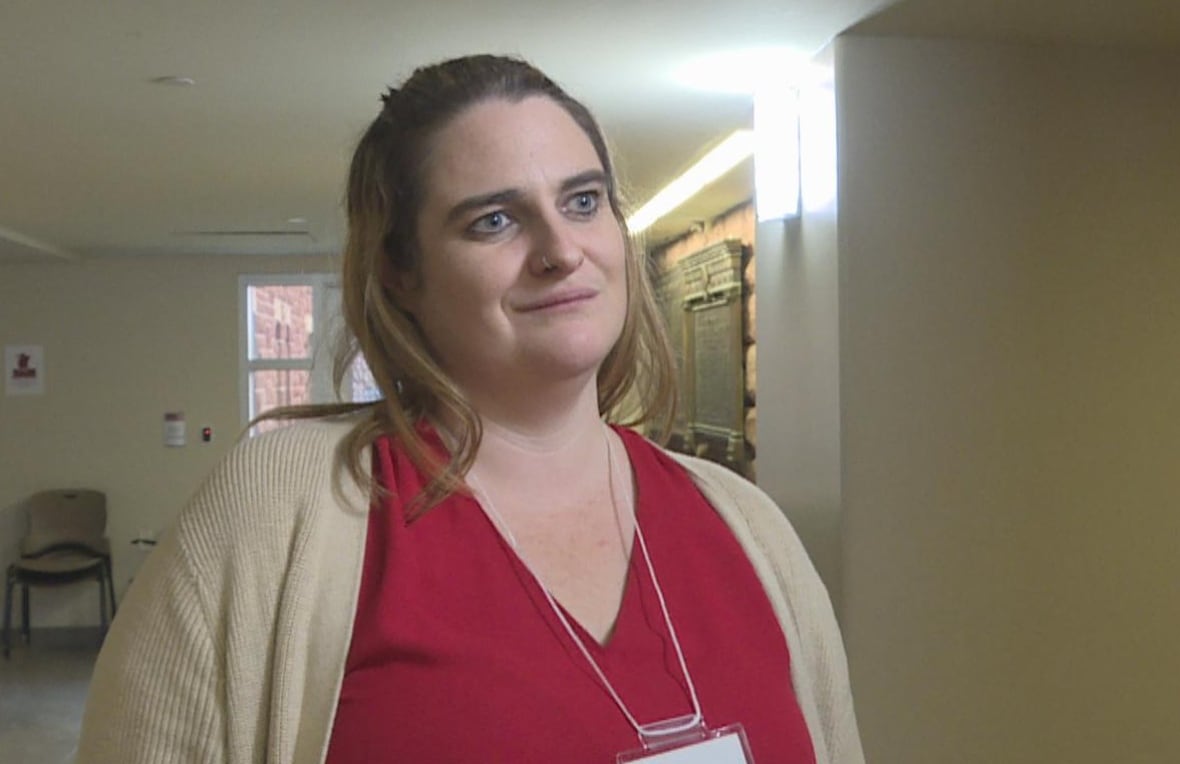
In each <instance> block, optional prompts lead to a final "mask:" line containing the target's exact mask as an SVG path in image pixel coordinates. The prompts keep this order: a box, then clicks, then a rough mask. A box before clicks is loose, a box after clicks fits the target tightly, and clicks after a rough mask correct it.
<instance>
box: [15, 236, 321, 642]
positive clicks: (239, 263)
mask: <svg viewBox="0 0 1180 764" xmlns="http://www.w3.org/2000/svg"><path fill="white" fill-rule="evenodd" d="M330 266H331V264H330V263H329V262H328V261H327V260H318V259H292V260H283V259H280V258H234V257H213V258H205V259H195V258H193V259H167V260H154V259H150V258H113V259H103V260H97V261H93V262H87V263H83V264H79V265H67V264H34V265H8V266H0V345H5V344H34V345H43V346H44V348H45V362H46V387H47V392H46V394H45V395H44V396H38V397H3V396H2V395H0V516H2V517H3V518H4V519H2V520H0V532H4V533H7V534H9V535H8V537H6V538H3V539H0V546H3V547H4V551H3V552H2V553H0V554H8V553H9V552H10V551H11V550H10V549H9V547H10V546H11V545H13V544H14V543H15V540H14V539H12V538H11V533H12V532H13V531H14V529H15V527H16V523H15V522H14V520H13V518H12V514H13V513H12V512H11V507H12V506H13V505H14V504H15V503H16V502H17V501H18V500H19V499H20V498H21V497H23V496H25V495H27V494H29V493H31V492H33V491H35V490H39V489H42V488H48V487H78V486H88V487H92V488H98V489H100V490H103V491H105V492H106V493H107V498H108V502H109V521H108V530H109V535H110V538H111V542H112V546H113V548H114V556H115V576H116V585H117V587H118V589H119V590H120V591H121V590H122V589H123V588H124V586H125V585H126V583H127V580H128V577H129V576H130V575H131V574H132V573H133V568H134V566H135V565H136V564H137V563H138V562H139V554H138V553H137V552H136V551H135V550H134V548H133V547H131V545H130V541H131V539H132V538H133V536H134V534H135V533H136V531H137V530H138V529H140V528H148V529H152V530H157V531H158V530H162V529H164V528H166V527H167V526H168V525H169V524H170V523H171V522H172V519H173V518H174V516H175V515H176V512H177V510H178V509H179V508H180V506H181V504H182V503H183V502H184V500H185V499H186V497H187V496H188V495H189V494H190V493H191V492H192V490H193V489H194V488H195V487H196V485H197V482H198V481H199V480H200V479H201V477H202V476H203V475H204V474H205V473H206V472H207V471H208V470H209V468H210V467H211V466H212V465H213V463H214V462H215V461H216V460H217V459H218V458H219V457H220V456H221V455H222V454H224V453H225V451H226V449H227V448H228V447H229V446H230V445H231V444H232V442H233V441H234V439H235V438H236V437H237V434H238V431H239V428H240V423H239V401H238V373H239V372H238V368H239V366H238V274H240V273H261V272H272V271H308V272H311V271H325V270H330ZM173 410H181V411H184V412H185V414H186V416H187V419H188V430H189V445H188V446H187V447H185V448H165V447H164V446H163V445H162V419H163V414H164V412H165V411H173ZM203 425H210V426H212V427H213V428H214V432H215V440H214V442H213V443H212V444H208V445H206V444H202V443H200V442H199V441H200V438H199V432H200V428H201V426H203ZM79 586H81V587H83V588H81V589H79V588H78V587H72V588H71V589H70V590H65V591H61V592H51V591H49V590H39V592H40V593H39V594H36V595H34V597H33V603H34V612H33V625H34V626H35V627H40V626H58V625H81V624H94V623H97V622H98V613H97V610H98V608H97V605H96V604H95V603H96V599H97V598H96V596H95V595H94V593H93V591H92V587H93V585H79Z"/></svg>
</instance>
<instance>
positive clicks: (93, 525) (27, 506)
mask: <svg viewBox="0 0 1180 764" xmlns="http://www.w3.org/2000/svg"><path fill="white" fill-rule="evenodd" d="M23 509H24V510H25V511H26V512H27V513H28V519H29V532H28V535H26V536H25V537H24V538H23V539H22V540H21V543H20V558H19V559H17V561H16V562H14V563H12V564H11V565H9V566H8V571H7V575H6V577H5V587H4V657H5V658H7V657H8V654H9V650H10V648H11V640H10V630H11V627H12V594H13V590H14V589H15V588H16V587H17V586H18V585H19V586H20V588H21V633H22V634H23V635H24V638H25V643H26V644H28V642H29V639H30V633H29V587H34V586H61V585H64V584H72V583H75V582H77V581H85V580H94V581H97V582H98V593H99V623H100V624H101V629H102V634H103V635H104V636H105V634H106V630H107V623H108V613H107V611H108V607H107V599H108V597H109V598H110V608H109V610H110V618H114V617H115V583H114V576H113V575H112V572H111V544H110V541H109V539H107V537H106V525H107V499H106V495H105V494H103V493H101V492H100V491H92V490H86V489H77V490H52V491H41V492H39V493H35V494H33V495H32V496H30V497H29V498H28V499H26V500H25V501H24V503H23Z"/></svg>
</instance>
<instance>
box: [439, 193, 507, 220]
mask: <svg viewBox="0 0 1180 764" xmlns="http://www.w3.org/2000/svg"><path fill="white" fill-rule="evenodd" d="M522 196H524V192H523V191H521V190H520V189H519V188H506V189H504V190H502V191H492V192H491V193H487V194H477V195H476V196H469V197H467V198H466V199H464V200H463V201H461V202H459V203H458V204H456V205H455V206H454V207H451V210H450V212H448V213H447V222H448V223H453V222H455V221H456V220H458V219H459V218H461V217H464V216H465V215H467V213H469V212H471V211H473V210H478V209H482V208H483V207H492V206H495V205H498V204H507V203H509V202H513V201H516V200H517V199H519V198H520V197H522Z"/></svg>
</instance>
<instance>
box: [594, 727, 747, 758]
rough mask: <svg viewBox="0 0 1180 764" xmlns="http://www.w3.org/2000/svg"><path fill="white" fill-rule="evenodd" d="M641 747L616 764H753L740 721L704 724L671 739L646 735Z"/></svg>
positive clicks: (619, 756) (622, 754) (620, 756)
mask: <svg viewBox="0 0 1180 764" xmlns="http://www.w3.org/2000/svg"><path fill="white" fill-rule="evenodd" d="M644 742H645V745H644V747H643V748H640V749H638V750H634V751H627V752H626V753H620V754H619V755H618V758H617V761H618V764H629V763H630V762H642V763H643V764H754V755H753V754H752V753H750V742H749V741H748V740H747V739H746V731H745V730H744V729H743V728H742V725H740V724H730V725H728V726H726V727H721V728H719V729H715V730H710V729H707V728H706V727H705V726H704V725H703V724H702V725H701V726H700V727H697V728H696V729H695V730H692V731H691V732H689V733H686V734H682V735H676V736H675V738H674V739H669V740H663V741H661V740H658V739H654V738H646V739H645V740H644Z"/></svg>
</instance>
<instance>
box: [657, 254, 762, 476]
mask: <svg viewBox="0 0 1180 764" xmlns="http://www.w3.org/2000/svg"><path fill="white" fill-rule="evenodd" d="M742 291H743V290H742V245H741V242H739V241H737V240H728V241H724V242H722V243H720V244H716V245H714V246H712V247H709V248H707V249H704V250H701V251H700V252H697V253H695V254H692V255H689V256H688V257H686V258H684V259H683V260H681V261H680V262H679V263H677V264H676V266H675V267H673V268H670V269H668V270H667V271H665V272H664V273H663V274H661V276H660V278H659V279H658V280H657V283H656V293H657V296H658V299H659V302H660V307H661V310H662V311H663V314H664V318H665V321H666V322H667V325H668V334H669V338H670V339H671V341H672V343H673V348H674V350H675V352H676V359H677V363H678V365H679V381H680V408H679V411H678V412H677V416H676V420H675V423H674V425H673V428H672V432H671V433H668V435H669V438H668V446H669V447H670V448H672V449H674V450H677V451H683V452H685V453H690V454H695V455H697V456H703V457H705V458H706V459H710V460H712V461H715V462H718V463H720V464H724V465H726V466H728V467H730V468H731V469H733V470H735V471H737V472H740V473H742V474H749V472H750V469H749V466H750V465H749V463H748V461H747V459H748V455H747V452H746V437H745V427H746V410H745V387H746V385H745V374H744V371H743V357H744V350H745V348H744V343H743V329H742ZM655 434H657V435H658V433H655Z"/></svg>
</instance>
